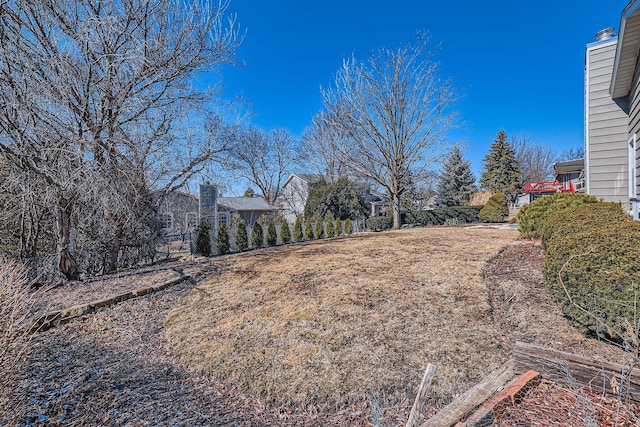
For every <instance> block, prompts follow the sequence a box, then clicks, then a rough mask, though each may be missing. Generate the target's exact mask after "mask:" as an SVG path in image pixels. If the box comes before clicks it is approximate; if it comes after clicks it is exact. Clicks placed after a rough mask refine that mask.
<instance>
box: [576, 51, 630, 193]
mask: <svg viewBox="0 0 640 427" xmlns="http://www.w3.org/2000/svg"><path fill="white" fill-rule="evenodd" d="M615 53H616V42H615V40H614V41H608V42H603V43H601V44H595V45H590V46H588V47H587V58H586V65H585V67H586V68H585V121H586V122H585V138H586V140H585V148H586V150H585V155H586V167H587V176H586V180H587V191H588V192H589V193H590V194H593V195H594V196H596V197H598V198H603V199H605V200H609V201H615V202H623V203H625V204H628V202H629V198H628V194H629V189H628V173H627V169H628V164H629V157H628V149H627V140H628V126H629V118H628V115H627V113H626V112H625V111H624V110H623V108H622V107H621V106H620V105H619V104H618V103H616V102H615V101H613V100H612V99H611V95H610V94H609V87H610V84H611V75H612V72H613V63H614V59H615ZM623 107H624V105H623Z"/></svg>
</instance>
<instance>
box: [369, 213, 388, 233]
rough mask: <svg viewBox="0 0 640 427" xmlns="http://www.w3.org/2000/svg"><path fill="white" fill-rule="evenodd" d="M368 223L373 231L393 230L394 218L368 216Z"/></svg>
mask: <svg viewBox="0 0 640 427" xmlns="http://www.w3.org/2000/svg"><path fill="white" fill-rule="evenodd" d="M366 225H367V228H368V229H369V230H372V231H384V230H391V228H393V218H392V217H391V216H372V217H371V218H367V221H366Z"/></svg>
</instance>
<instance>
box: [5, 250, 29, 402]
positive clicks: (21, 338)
mask: <svg viewBox="0 0 640 427" xmlns="http://www.w3.org/2000/svg"><path fill="white" fill-rule="evenodd" d="M32 296H33V294H32V293H31V292H30V282H29V281H28V280H27V276H26V274H25V269H24V266H23V265H21V264H18V263H15V262H12V261H6V260H4V259H0V414H2V413H4V412H5V410H6V409H7V408H6V406H7V402H8V401H9V399H10V397H11V394H12V393H13V390H14V388H15V384H16V380H17V377H18V375H19V373H20V367H21V365H22V362H23V355H24V354H25V352H26V350H27V347H28V345H29V341H30V338H31V334H30V333H29V328H30V326H31V325H32V322H33V318H32V316H31V309H32V306H33V298H32Z"/></svg>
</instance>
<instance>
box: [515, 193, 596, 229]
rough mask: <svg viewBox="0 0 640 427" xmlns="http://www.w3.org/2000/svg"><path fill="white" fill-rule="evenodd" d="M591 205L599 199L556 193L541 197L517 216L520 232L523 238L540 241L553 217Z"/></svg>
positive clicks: (578, 194)
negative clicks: (574, 208)
mask: <svg viewBox="0 0 640 427" xmlns="http://www.w3.org/2000/svg"><path fill="white" fill-rule="evenodd" d="M590 203H598V199H597V198H595V197H594V196H591V195H588V194H581V193H556V194H552V195H550V196H544V197H540V198H539V199H537V200H534V201H533V202H531V203H530V204H528V205H525V206H523V207H522V208H521V209H520V212H518V215H516V222H517V223H518V230H519V231H520V233H522V236H523V237H526V238H528V239H539V238H540V237H541V236H540V233H542V229H543V228H544V225H545V224H546V223H547V220H548V219H549V218H550V217H551V216H553V215H555V214H556V213H558V212H560V211H562V210H564V209H567V208H572V207H577V206H582V205H584V204H590Z"/></svg>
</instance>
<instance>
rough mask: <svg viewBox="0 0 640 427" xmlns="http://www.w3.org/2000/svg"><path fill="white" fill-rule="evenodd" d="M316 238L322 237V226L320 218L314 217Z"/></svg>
mask: <svg viewBox="0 0 640 427" xmlns="http://www.w3.org/2000/svg"><path fill="white" fill-rule="evenodd" d="M314 234H315V237H316V239H322V238H323V237H324V228H323V227H322V219H321V218H318V219H316V230H315V233H314Z"/></svg>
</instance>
